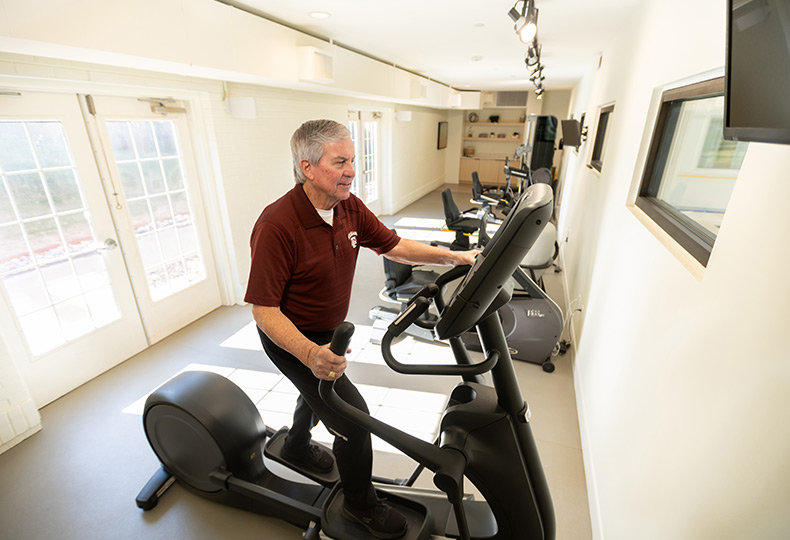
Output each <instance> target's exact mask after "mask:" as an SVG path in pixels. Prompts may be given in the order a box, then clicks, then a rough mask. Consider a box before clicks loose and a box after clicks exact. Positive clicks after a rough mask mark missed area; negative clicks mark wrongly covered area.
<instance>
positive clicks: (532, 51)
mask: <svg viewBox="0 0 790 540" xmlns="http://www.w3.org/2000/svg"><path fill="white" fill-rule="evenodd" d="M524 63H525V64H527V67H528V68H530V69H536V67H537V65H538V64H539V63H540V53H539V52H538V48H537V47H535V44H534V43H533V44H532V45H530V46H529V48H528V49H527V55H526V56H525V57H524Z"/></svg>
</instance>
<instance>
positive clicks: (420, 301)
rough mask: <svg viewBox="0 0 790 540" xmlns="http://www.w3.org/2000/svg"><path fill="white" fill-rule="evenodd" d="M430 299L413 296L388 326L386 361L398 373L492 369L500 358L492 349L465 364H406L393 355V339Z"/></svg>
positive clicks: (466, 372) (475, 372)
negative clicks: (409, 302) (481, 357)
mask: <svg viewBox="0 0 790 540" xmlns="http://www.w3.org/2000/svg"><path fill="white" fill-rule="evenodd" d="M429 306H430V301H428V299H426V298H425V297H423V296H418V297H415V298H412V303H411V305H410V306H409V307H408V308H406V311H404V312H403V313H401V314H400V315H399V316H398V318H396V319H395V320H394V321H392V323H391V324H390V325H389V327H388V328H387V332H386V333H385V334H384V337H383V338H382V339H381V355H382V357H383V358H384V362H386V364H387V365H388V366H389V367H390V368H392V370H394V371H397V372H398V373H405V374H408V375H460V376H467V377H468V376H472V375H480V374H482V373H485V372H487V371H491V369H492V368H493V367H494V366H495V365H496V363H497V361H498V360H499V352H498V351H496V350H492V351H490V352H489V353H488V355H487V356H486V358H485V359H484V360H483V361H482V362H478V363H476V364H474V363H464V364H455V365H448V364H404V363H402V362H399V361H397V360H396V359H395V357H394V356H393V355H392V340H393V339H395V338H396V337H398V336H400V335H401V334H402V333H403V332H404V331H406V329H407V328H408V327H409V326H411V324H412V323H413V322H414V321H416V320H417V319H418V318H419V317H420V316H422V314H423V313H425V312H426V311H427V310H428V307H429Z"/></svg>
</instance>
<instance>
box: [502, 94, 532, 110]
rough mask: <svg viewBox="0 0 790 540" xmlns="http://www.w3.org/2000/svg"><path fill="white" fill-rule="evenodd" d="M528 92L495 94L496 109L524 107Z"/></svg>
mask: <svg viewBox="0 0 790 540" xmlns="http://www.w3.org/2000/svg"><path fill="white" fill-rule="evenodd" d="M528 95H529V92H527V91H524V92H497V93H496V106H497V107H526V106H527V96H528Z"/></svg>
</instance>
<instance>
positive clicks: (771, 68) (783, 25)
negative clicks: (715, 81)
mask: <svg viewBox="0 0 790 540" xmlns="http://www.w3.org/2000/svg"><path fill="white" fill-rule="evenodd" d="M724 97H725V99H724V101H725V105H724V138H725V139H728V140H737V141H756V142H772V143H785V144H790V0H727V58H726V63H725V88H724Z"/></svg>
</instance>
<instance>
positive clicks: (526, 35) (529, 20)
mask: <svg viewBox="0 0 790 540" xmlns="http://www.w3.org/2000/svg"><path fill="white" fill-rule="evenodd" d="M519 3H521V6H520V7H521V9H519ZM507 15H508V17H510V18H511V20H513V22H515V25H514V26H513V30H515V32H516V34H518V37H519V39H520V40H521V41H522V42H523V43H526V44H527V45H528V47H527V54H526V55H525V56H524V64H526V67H527V71H529V73H530V76H529V80H530V81H532V84H534V85H535V94H536V96H537V98H538V99H541V98H542V97H543V80H544V78H545V77H544V76H543V64H542V63H541V61H540V52H541V46H540V44H539V43H538V9H537V8H536V7H535V0H518V1H517V2H516V3H515V4H513V7H512V8H510V11H508V12H507Z"/></svg>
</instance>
